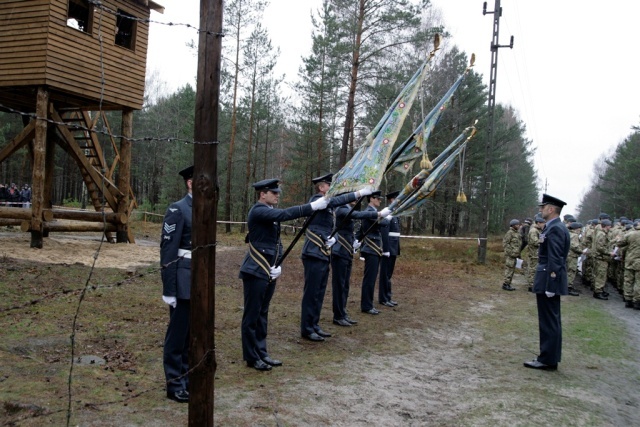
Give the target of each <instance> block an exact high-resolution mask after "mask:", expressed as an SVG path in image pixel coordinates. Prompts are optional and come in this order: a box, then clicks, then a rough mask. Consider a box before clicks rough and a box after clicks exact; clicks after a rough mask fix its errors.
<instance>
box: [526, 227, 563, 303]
mask: <svg viewBox="0 0 640 427" xmlns="http://www.w3.org/2000/svg"><path fill="white" fill-rule="evenodd" d="M540 240H541V242H540V249H539V251H538V266H537V267H536V275H535V277H534V279H533V292H534V293H536V294H542V293H544V292H545V291H546V292H553V293H554V294H556V295H568V293H569V286H568V280H567V256H568V255H569V249H570V246H571V239H570V237H569V230H567V227H566V226H565V225H564V224H563V223H562V221H560V219H559V218H554V219H552V220H551V221H549V222H547V225H546V227H545V228H544V231H543V232H542V233H541V234H540Z"/></svg>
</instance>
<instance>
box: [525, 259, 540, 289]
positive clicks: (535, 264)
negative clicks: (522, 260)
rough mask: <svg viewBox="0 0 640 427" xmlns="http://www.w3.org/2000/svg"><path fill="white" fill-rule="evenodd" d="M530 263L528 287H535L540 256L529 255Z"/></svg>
mask: <svg viewBox="0 0 640 427" xmlns="http://www.w3.org/2000/svg"><path fill="white" fill-rule="evenodd" d="M528 258H529V262H528V263H527V264H528V267H527V285H529V286H533V278H534V277H535V275H536V267H538V254H537V253H536V254H535V255H531V254H529V255H528Z"/></svg>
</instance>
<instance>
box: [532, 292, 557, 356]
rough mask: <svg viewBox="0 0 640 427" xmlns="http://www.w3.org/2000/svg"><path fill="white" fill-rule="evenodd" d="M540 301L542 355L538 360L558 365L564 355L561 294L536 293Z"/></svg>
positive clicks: (539, 325) (539, 317) (539, 322)
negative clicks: (549, 295) (550, 295)
mask: <svg viewBox="0 0 640 427" xmlns="http://www.w3.org/2000/svg"><path fill="white" fill-rule="evenodd" d="M536 302H537V303H538V328H539V331H540V355H539V356H538V362H541V363H544V364H545V365H557V364H558V363H559V362H560V359H561V356H562V316H561V313H560V295H555V296H553V297H551V298H549V297H547V296H546V295H545V294H544V293H542V294H536Z"/></svg>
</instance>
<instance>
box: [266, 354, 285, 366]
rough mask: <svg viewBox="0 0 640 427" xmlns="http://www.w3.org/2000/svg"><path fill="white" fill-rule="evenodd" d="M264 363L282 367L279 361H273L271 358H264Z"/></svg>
mask: <svg viewBox="0 0 640 427" xmlns="http://www.w3.org/2000/svg"><path fill="white" fill-rule="evenodd" d="M262 361H263V362H264V363H266V364H267V365H271V366H282V362H281V361H279V360H277V359H272V358H270V357H269V356H267V357H263V358H262Z"/></svg>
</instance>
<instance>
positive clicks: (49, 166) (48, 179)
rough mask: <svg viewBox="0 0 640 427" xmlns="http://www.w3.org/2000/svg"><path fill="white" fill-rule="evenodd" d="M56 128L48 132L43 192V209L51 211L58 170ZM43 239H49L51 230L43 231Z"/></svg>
mask: <svg viewBox="0 0 640 427" xmlns="http://www.w3.org/2000/svg"><path fill="white" fill-rule="evenodd" d="M55 132H56V130H55V128H54V127H53V126H50V127H49V129H48V130H47V144H46V147H47V148H46V150H47V151H46V153H45V157H44V188H43V191H42V208H43V209H51V207H52V206H53V204H52V203H51V197H52V195H53V180H54V178H53V177H54V172H55V168H56V156H55V154H56V151H55V149H56V142H55V139H54V138H56V136H55ZM42 236H43V237H49V230H47V229H46V228H44V229H43V230H42Z"/></svg>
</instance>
